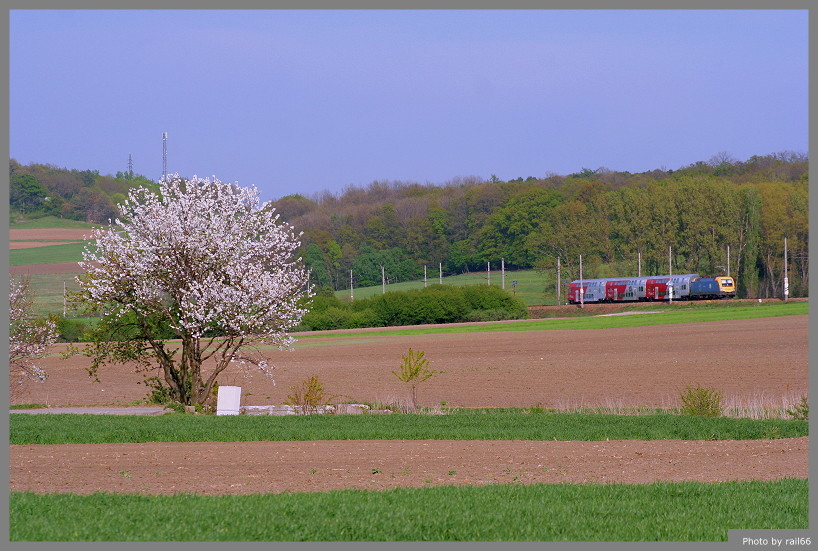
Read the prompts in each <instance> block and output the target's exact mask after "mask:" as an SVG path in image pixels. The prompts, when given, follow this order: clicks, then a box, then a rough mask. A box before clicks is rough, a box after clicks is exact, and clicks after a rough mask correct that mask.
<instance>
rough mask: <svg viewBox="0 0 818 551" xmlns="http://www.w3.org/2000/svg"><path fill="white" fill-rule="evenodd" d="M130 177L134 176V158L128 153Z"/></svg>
mask: <svg viewBox="0 0 818 551" xmlns="http://www.w3.org/2000/svg"><path fill="white" fill-rule="evenodd" d="M128 177H129V178H133V159H132V158H131V154H130V153H128Z"/></svg>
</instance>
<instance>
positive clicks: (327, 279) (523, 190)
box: [274, 152, 809, 298]
mask: <svg viewBox="0 0 818 551" xmlns="http://www.w3.org/2000/svg"><path fill="white" fill-rule="evenodd" d="M807 203H808V159H807V157H806V156H805V155H802V154H796V153H789V152H787V153H778V154H771V155H765V156H754V157H751V158H750V159H748V160H747V161H736V160H733V159H731V158H730V157H729V156H728V155H725V154H720V155H717V156H715V157H713V158H712V159H710V160H708V161H707V162H704V161H702V162H697V163H694V164H692V165H690V166H687V167H683V168H681V169H678V170H654V171H650V172H645V173H639V174H631V173H627V172H613V171H610V170H606V169H604V168H602V169H597V170H589V169H583V170H582V171H580V172H578V173H576V174H571V175H568V176H559V175H550V176H547V177H545V178H534V177H528V178H525V179H523V178H517V179H515V180H510V181H501V180H499V179H497V178H496V177H492V178H491V179H490V180H488V181H484V180H481V179H479V178H462V179H457V180H453V181H450V182H447V183H446V184H444V185H423V184H419V183H413V182H394V181H376V182H373V183H371V184H370V185H369V186H367V187H364V188H361V187H355V186H349V187H347V188H346V189H344V190H343V192H341V193H338V194H333V193H329V192H324V193H322V194H318V195H316V196H312V197H305V196H302V195H290V196H287V197H283V198H281V199H279V200H278V201H276V202H274V206H275V207H276V208H277V209H278V211H279V212H280V213H281V214H282V218H283V219H285V220H287V221H288V222H290V223H292V224H293V225H294V226H295V227H296V228H297V229H298V230H300V231H304V237H303V239H302V242H303V245H302V249H303V250H302V256H303V258H304V260H305V262H306V263H307V264H308V265H309V267H310V268H311V269H312V277H313V281H314V283H315V284H316V285H318V286H319V287H323V288H327V289H331V290H341V289H348V288H349V286H350V284H352V285H354V286H356V287H357V286H368V285H380V284H381V281H382V279H381V278H382V276H385V277H386V278H387V280H388V281H390V282H392V281H404V280H412V279H418V278H422V277H423V273H424V266H425V267H426V268H427V270H428V271H429V272H430V277H436V276H437V274H438V270H440V269H442V270H443V271H444V272H445V274H446V275H451V274H457V273H464V272H470V271H484V270H486V267H487V263H489V262H490V263H491V264H492V266H493V269H497V268H499V263H500V261H501V259H503V260H504V262H505V266H506V269H532V268H534V269H538V270H541V272H542V274H543V278H544V287H545V288H547V289H554V283H555V278H556V264H557V259H558V258H559V261H560V265H561V282H562V283H563V284H565V282H567V281H568V280H570V279H573V278H577V277H578V275H579V269H578V268H579V267H578V260H579V256H580V255H582V258H583V275H584V277H608V276H625V275H635V274H636V272H637V269H638V268H637V267H638V263H639V262H640V259H641V270H642V274H643V275H648V274H658V273H665V272H667V271H668V269H669V261H670V258H669V252H670V251H672V270H673V272H674V273H701V274H703V275H716V274H720V273H725V272H726V271H727V270H728V248H729V270H730V273H731V275H733V276H734V277H737V280H738V285H739V296H741V297H753V298H754V297H768V296H780V294H781V289H782V285H783V281H782V278H783V271H784V267H783V262H784V258H783V257H784V238H785V237H786V238H787V248H788V251H787V252H788V260H789V263H788V278H789V290H790V296H806V295H807V290H808V279H809V262H808V260H809V259H808V256H807V249H808V229H809V227H808V212H807V210H808V209H807Z"/></svg>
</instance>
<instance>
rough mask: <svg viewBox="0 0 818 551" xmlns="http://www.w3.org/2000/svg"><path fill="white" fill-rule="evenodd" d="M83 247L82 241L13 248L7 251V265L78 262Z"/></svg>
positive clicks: (80, 258)
mask: <svg viewBox="0 0 818 551" xmlns="http://www.w3.org/2000/svg"><path fill="white" fill-rule="evenodd" d="M84 249H85V243H82V242H78V243H65V244H63V245H48V246H45V247H31V248H28V249H14V250H11V251H9V265H10V266H24V265H26V264H53V263H55V262H79V261H80V260H82V251H83V250H84Z"/></svg>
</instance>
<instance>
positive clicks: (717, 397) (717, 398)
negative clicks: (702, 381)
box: [680, 386, 722, 417]
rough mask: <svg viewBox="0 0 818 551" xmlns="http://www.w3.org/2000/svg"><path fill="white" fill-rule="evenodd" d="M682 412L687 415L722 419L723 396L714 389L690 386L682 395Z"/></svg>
mask: <svg viewBox="0 0 818 551" xmlns="http://www.w3.org/2000/svg"><path fill="white" fill-rule="evenodd" d="M680 398H681V400H682V411H683V412H684V413H686V414H687V415H697V416H702V417H720V416H721V412H722V407H721V400H722V394H721V392H720V391H718V390H716V389H714V388H703V387H701V386H688V387H687V388H686V389H685V390H684V391H683V392H682V393H681V395H680Z"/></svg>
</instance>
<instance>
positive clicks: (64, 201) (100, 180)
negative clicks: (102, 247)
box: [9, 159, 156, 224]
mask: <svg viewBox="0 0 818 551" xmlns="http://www.w3.org/2000/svg"><path fill="white" fill-rule="evenodd" d="M141 186H154V187H155V186H156V183H155V182H153V181H152V180H149V179H148V178H146V177H144V176H141V175H138V174H134V173H133V172H132V171H127V172H118V173H117V174H116V176H104V175H101V174H100V173H99V171H98V170H76V169H71V170H69V169H67V168H59V167H56V166H54V165H49V164H30V165H21V164H20V163H18V162H17V161H16V160H14V159H11V160H10V161H9V203H10V205H9V206H10V215H11V220H12V222H13V221H15V219H19V218H22V217H26V218H36V217H38V216H49V215H50V216H57V217H60V218H66V219H68V220H81V221H83V222H92V223H95V224H102V223H106V222H107V221H108V219H113V218H116V216H117V215H118V212H117V209H116V205H117V204H119V203H122V202H123V201H125V200H126V199H127V198H128V192H129V190H130V189H131V188H133V187H141Z"/></svg>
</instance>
